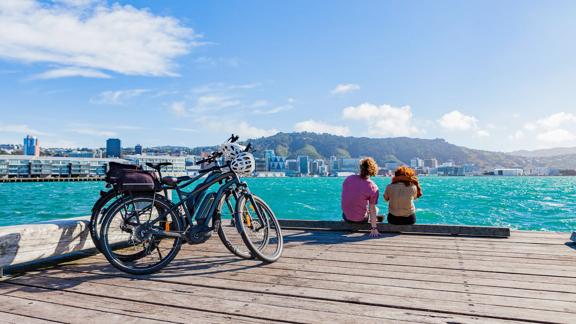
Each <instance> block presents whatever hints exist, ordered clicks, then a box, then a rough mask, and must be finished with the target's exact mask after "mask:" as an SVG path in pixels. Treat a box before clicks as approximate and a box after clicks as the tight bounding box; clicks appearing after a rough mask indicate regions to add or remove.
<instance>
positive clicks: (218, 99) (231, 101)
mask: <svg viewBox="0 0 576 324" xmlns="http://www.w3.org/2000/svg"><path fill="white" fill-rule="evenodd" d="M241 103H242V102H241V101H240V100H238V99H236V98H234V97H232V96H223V95H219V94H206V95H202V96H199V97H198V98H197V99H196V103H195V104H194V108H193V109H194V111H196V112H202V111H209V110H219V109H224V108H230V107H236V106H239V105H240V104H241Z"/></svg>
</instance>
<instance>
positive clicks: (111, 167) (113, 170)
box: [104, 162, 142, 185]
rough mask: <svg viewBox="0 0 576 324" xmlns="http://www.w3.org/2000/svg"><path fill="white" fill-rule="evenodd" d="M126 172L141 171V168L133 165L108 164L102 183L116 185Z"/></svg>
mask: <svg viewBox="0 0 576 324" xmlns="http://www.w3.org/2000/svg"><path fill="white" fill-rule="evenodd" d="M126 170H142V167H141V166H139V165H134V164H123V163H118V162H110V163H108V171H106V178H105V179H104V181H106V182H107V183H109V184H113V185H115V184H117V183H118V179H120V177H121V176H122V175H123V174H124V171H126Z"/></svg>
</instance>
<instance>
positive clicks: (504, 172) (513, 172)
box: [494, 168, 524, 177]
mask: <svg viewBox="0 0 576 324" xmlns="http://www.w3.org/2000/svg"><path fill="white" fill-rule="evenodd" d="M494 175H496V176H505V177H514V176H521V175H524V170H522V169H504V168H498V169H494Z"/></svg>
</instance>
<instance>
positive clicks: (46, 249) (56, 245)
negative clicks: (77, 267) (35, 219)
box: [0, 217, 95, 272]
mask: <svg viewBox="0 0 576 324" xmlns="http://www.w3.org/2000/svg"><path fill="white" fill-rule="evenodd" d="M88 222H89V218H88V217H81V218H73V219H65V220H55V221H50V222H42V223H34V224H26V225H16V226H4V227H0V268H4V271H6V272H8V271H9V270H10V269H11V268H15V267H16V266H24V267H27V266H31V265H33V264H35V263H51V262H54V261H57V260H59V258H60V257H73V253H76V254H77V252H80V251H82V252H83V253H84V252H86V253H90V250H93V251H95V247H94V244H93V243H92V240H91V238H90V232H89V230H88Z"/></svg>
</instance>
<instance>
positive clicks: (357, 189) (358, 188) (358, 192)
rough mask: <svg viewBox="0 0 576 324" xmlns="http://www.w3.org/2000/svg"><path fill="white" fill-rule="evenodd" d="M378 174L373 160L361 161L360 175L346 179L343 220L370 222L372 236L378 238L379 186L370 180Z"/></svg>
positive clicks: (343, 195)
mask: <svg viewBox="0 0 576 324" xmlns="http://www.w3.org/2000/svg"><path fill="white" fill-rule="evenodd" d="M377 173H378V165H377V164H376V161H374V159H372V158H365V159H363V160H361V161H360V174H359V175H357V174H354V175H351V176H349V177H347V178H346V180H344V183H343V184H342V218H343V219H344V221H345V222H349V223H366V222H368V221H370V224H371V229H370V236H373V237H374V236H378V235H379V233H378V227H377V223H376V222H377V218H376V214H378V208H377V207H376V204H378V196H379V191H378V186H377V185H376V184H375V183H374V182H373V181H372V180H370V177H371V176H375V175H376V174H377Z"/></svg>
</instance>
